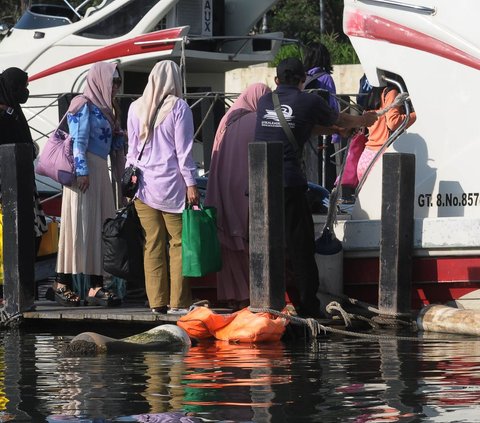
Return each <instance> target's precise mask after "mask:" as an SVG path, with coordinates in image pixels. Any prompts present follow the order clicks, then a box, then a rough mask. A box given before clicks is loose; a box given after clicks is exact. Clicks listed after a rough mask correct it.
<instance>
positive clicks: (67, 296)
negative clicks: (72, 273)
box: [55, 287, 80, 307]
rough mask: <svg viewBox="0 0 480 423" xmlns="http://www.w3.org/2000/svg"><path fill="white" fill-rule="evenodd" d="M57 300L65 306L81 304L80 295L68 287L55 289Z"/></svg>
mask: <svg viewBox="0 0 480 423" xmlns="http://www.w3.org/2000/svg"><path fill="white" fill-rule="evenodd" d="M55 301H56V302H57V303H58V304H60V305H62V306H64V307H77V306H79V305H80V297H79V296H78V295H77V294H75V292H73V291H72V290H70V289H69V288H67V287H62V288H59V289H57V290H55Z"/></svg>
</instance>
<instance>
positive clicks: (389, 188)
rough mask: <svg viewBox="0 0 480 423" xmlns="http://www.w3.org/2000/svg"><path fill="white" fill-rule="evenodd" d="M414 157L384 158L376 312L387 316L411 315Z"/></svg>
mask: <svg viewBox="0 0 480 423" xmlns="http://www.w3.org/2000/svg"><path fill="white" fill-rule="evenodd" d="M414 193H415V155H413V154H406V153H386V154H384V156H383V185H382V227H381V238H380V283H379V291H378V308H379V309H380V311H381V312H382V313H383V314H386V315H402V314H404V315H408V314H410V311H411V285H412V248H413V209H414Z"/></svg>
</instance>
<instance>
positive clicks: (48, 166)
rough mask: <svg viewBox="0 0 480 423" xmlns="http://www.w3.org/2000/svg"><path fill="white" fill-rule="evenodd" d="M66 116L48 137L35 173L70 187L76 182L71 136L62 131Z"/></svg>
mask: <svg viewBox="0 0 480 423" xmlns="http://www.w3.org/2000/svg"><path fill="white" fill-rule="evenodd" d="M66 116H67V114H66V113H65V115H64V116H63V117H62V119H61V120H60V123H59V124H58V127H57V129H55V131H53V132H52V133H51V134H50V136H49V137H48V140H47V143H46V144H45V146H44V147H43V150H42V152H41V153H40V156H39V157H38V162H37V165H36V167H35V172H36V173H37V174H38V175H42V176H48V177H49V178H52V179H53V180H54V181H56V182H58V183H60V184H62V185H65V186H68V187H69V186H71V185H72V184H73V182H74V181H75V165H74V160H73V152H72V139H71V137H70V134H68V133H66V132H65V131H62V130H61V129H60V125H61V124H62V122H63V120H64V119H65V117H66Z"/></svg>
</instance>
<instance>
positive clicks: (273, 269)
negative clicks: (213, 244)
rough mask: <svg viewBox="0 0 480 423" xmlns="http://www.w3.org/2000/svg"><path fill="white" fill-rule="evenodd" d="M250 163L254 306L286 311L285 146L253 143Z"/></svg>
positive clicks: (251, 286)
mask: <svg viewBox="0 0 480 423" xmlns="http://www.w3.org/2000/svg"><path fill="white" fill-rule="evenodd" d="M248 163H249V210H250V216H249V220H250V224H249V225H250V227H249V234H250V235H249V236H250V241H249V248H250V306H251V307H252V308H271V309H274V310H278V311H281V310H282V309H283V308H284V307H285V223H284V221H285V216H284V215H285V212H284V198H283V143H282V142H268V143H267V142H253V143H251V144H250V145H249V150H248Z"/></svg>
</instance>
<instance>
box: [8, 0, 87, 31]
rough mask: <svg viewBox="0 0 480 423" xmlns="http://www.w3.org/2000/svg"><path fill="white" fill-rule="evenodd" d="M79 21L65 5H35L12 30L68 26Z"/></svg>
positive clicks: (73, 12)
mask: <svg viewBox="0 0 480 423" xmlns="http://www.w3.org/2000/svg"><path fill="white" fill-rule="evenodd" d="M77 20H79V17H78V16H77V14H75V11H74V10H72V8H70V7H68V6H67V5H61V4H35V5H32V6H31V7H30V8H29V9H28V10H27V11H26V12H25V13H24V14H23V15H22V17H21V18H20V19H19V20H18V22H17V23H16V24H15V26H14V28H17V29H40V28H51V27H54V26H61V25H68V24H71V23H72V22H75V21H77Z"/></svg>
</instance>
